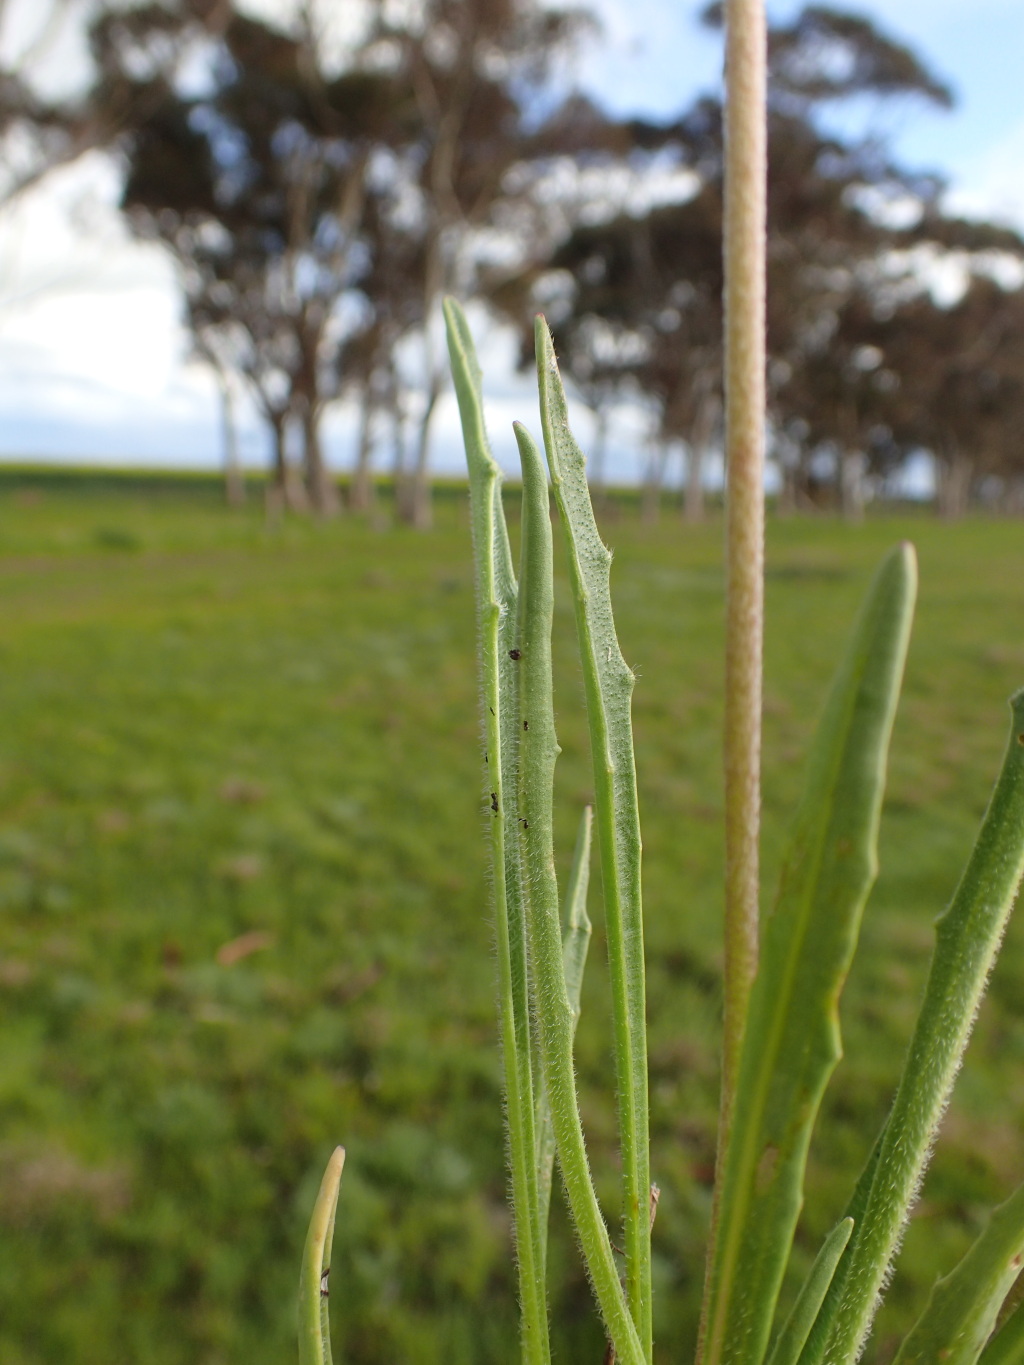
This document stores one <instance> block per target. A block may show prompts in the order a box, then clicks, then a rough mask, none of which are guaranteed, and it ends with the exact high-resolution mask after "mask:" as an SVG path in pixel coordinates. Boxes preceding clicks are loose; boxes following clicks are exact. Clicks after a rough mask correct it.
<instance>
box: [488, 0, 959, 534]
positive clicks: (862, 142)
mask: <svg viewBox="0 0 1024 1365" xmlns="http://www.w3.org/2000/svg"><path fill="white" fill-rule="evenodd" d="M705 19H706V21H707V22H708V23H710V24H712V25H715V24H717V23H718V22H719V21H720V11H719V9H718V7H716V6H712V7H711V8H710V9H709V10H707V11H706V13H705ZM768 53H769V87H768V139H769V149H770V153H769V166H770V173H769V186H768V262H767V266H768V280H769V288H768V298H769V314H768V318H767V327H768V339H769V349H770V364H769V405H770V414H771V417H772V420H773V424H774V427H775V429H776V430H777V431H778V432H779V433H780V435H781V436H782V437H783V438H784V439H785V443H786V444H787V445H788V447H789V449H790V450H791V451H792V452H794V453H796V454H797V455H798V458H797V459H796V460H795V461H790V462H789V464H788V467H787V469H786V474H787V478H788V481H789V484H790V492H792V491H793V490H792V485H793V483H795V482H796V481H797V480H798V479H800V478H801V477H802V476H804V477H805V476H806V460H807V456H808V447H807V443H806V441H805V440H804V432H803V429H802V425H801V424H805V421H806V419H805V417H804V414H803V413H802V412H801V413H800V416H799V418H798V419H795V418H794V416H793V414H794V412H795V411H796V410H797V409H798V407H799V405H798V404H797V402H796V401H795V400H796V397H797V395H798V394H800V395H803V394H804V392H805V390H806V389H807V387H808V384H809V382H810V374H811V373H812V372H814V371H816V370H819V369H821V368H822V367H823V366H824V365H827V364H830V363H833V362H835V363H837V364H845V363H846V360H845V359H843V360H839V358H838V357H837V356H836V354H835V351H834V345H833V343H834V339H835V336H836V329H837V323H838V317H839V313H840V312H841V310H842V308H843V307H844V306H845V303H846V301H847V300H848V299H849V298H850V297H851V295H852V294H853V293H855V292H856V291H857V290H858V289H859V288H861V287H863V285H864V284H865V282H866V281H867V280H870V279H871V278H872V277H873V275H876V274H877V273H878V271H877V266H878V262H879V261H880V260H881V259H882V258H883V257H884V256H885V255H886V254H887V253H890V252H891V251H892V250H893V249H894V248H895V247H896V246H899V247H901V248H906V247H907V246H908V236H907V233H906V232H905V231H904V232H902V233H899V232H897V231H896V230H895V229H894V228H893V227H892V226H891V221H890V220H891V214H890V213H889V212H888V210H889V209H890V207H891V206H892V205H893V204H900V205H902V204H904V203H906V202H907V201H913V202H914V203H916V204H918V205H921V206H922V208H923V210H924V211H925V212H926V213H927V214H930V215H934V212H935V208H934V206H935V201H936V196H937V193H938V189H939V187H938V185H937V183H936V182H935V180H934V179H933V178H932V177H929V176H924V175H917V174H913V173H911V172H909V171H907V170H905V169H904V168H902V167H900V166H898V165H896V164H894V163H893V161H892V160H891V158H890V157H889V156H888V155H887V153H886V150H885V146H884V143H881V142H879V141H878V140H876V139H872V138H868V137H857V136H852V135H843V136H840V135H839V134H837V133H836V132H834V131H831V129H832V127H833V126H834V125H835V123H836V120H835V119H834V118H831V117H830V115H832V114H833V112H834V111H835V110H836V109H838V108H841V107H843V106H844V102H851V101H856V102H857V103H858V104H863V103H864V101H865V100H872V101H874V102H876V103H879V102H881V103H885V104H888V103H891V102H892V101H894V100H909V99H914V100H918V101H920V100H927V101H931V102H933V103H936V104H938V105H941V106H947V105H948V104H949V103H950V99H951V96H950V94H949V91H948V90H947V89H946V88H945V86H943V85H942V84H941V82H939V81H938V80H937V79H936V78H935V77H934V76H933V75H932V74H931V73H930V72H929V71H928V70H927V69H926V68H925V66H924V65H923V64H922V63H921V61H920V60H919V59H918V58H917V57H916V56H915V55H914V54H913V53H912V52H910V51H909V50H908V49H907V48H905V47H904V46H902V45H901V44H899V43H897V42H895V41H893V40H892V39H890V38H888V37H887V36H885V35H884V34H882V33H881V32H879V30H877V29H876V28H875V27H874V26H873V25H872V24H871V23H870V22H868V21H867V20H862V19H859V18H855V17H852V16H848V15H845V14H842V13H840V12H838V11H833V10H830V9H826V8H823V7H820V6H810V7H807V8H805V9H804V10H803V11H801V12H800V13H799V14H798V15H797V16H796V17H795V18H794V19H793V20H792V22H790V23H788V24H781V25H776V26H774V27H773V28H771V29H770V30H769V44H768ZM618 133H619V136H620V138H624V139H625V150H623V149H622V147H621V145H619V144H617V143H616V141H615V138H614V136H613V134H612V132H611V131H610V130H609V129H608V128H603V129H601V130H600V133H599V134H597V133H595V134H593V135H592V136H591V137H590V140H589V141H588V142H586V143H581V145H580V147H579V149H578V150H577V153H576V154H577V155H578V156H589V157H591V158H594V157H603V158H604V161H605V163H606V164H609V165H612V164H615V162H616V160H618V161H620V162H621V161H622V160H626V161H629V162H631V164H633V165H637V164H638V163H639V162H640V160H642V158H643V157H644V156H645V155H646V156H648V157H652V158H653V157H654V156H656V158H657V159H656V160H654V161H653V164H654V166H655V167H656V168H657V169H659V170H661V171H663V170H664V168H665V166H666V162H667V163H668V164H670V165H674V166H675V167H676V169H677V171H683V170H687V171H689V172H690V174H691V177H692V178H691V183H690V187H689V189H686V188H685V186H683V185H682V182H679V183H680V186H681V192H680V193H679V195H678V196H677V199H676V202H671V203H660V204H654V205H653V206H651V207H650V208H648V209H646V210H645V209H640V208H637V207H636V205H635V204H633V205H628V206H623V208H622V209H621V211H619V212H609V213H607V214H606V215H605V216H604V219H603V220H601V221H597V222H594V221H590V222H586V223H579V222H577V223H575V224H571V225H570V226H569V227H568V229H567V230H566V232H565V233H564V234H563V239H562V240H561V242H560V243H559V244H558V245H557V248H556V250H555V251H554V254H553V256H552V258H551V260H550V263H544V262H538V263H537V264H536V265H535V267H534V268H533V270H532V272H528V273H529V279H528V286H529V287H528V288H527V289H525V290H520V293H521V294H522V295H525V296H526V297H527V299H528V303H527V304H525V305H524V304H523V303H519V304H518V306H519V307H520V309H521V313H522V315H525V314H526V313H527V312H528V311H529V304H532V303H535V302H536V301H538V300H540V299H542V298H543V295H544V292H545V290H546V289H547V290H549V291H550V289H551V284H552V281H553V280H554V279H556V278H558V277H559V276H561V277H562V278H564V277H565V276H566V274H567V275H568V277H569V278H570V280H571V286H570V288H569V289H568V290H566V289H565V288H564V287H563V288H562V290H561V294H560V296H559V308H558V310H556V312H555V315H554V318H553V322H554V331H555V335H556V339H557V341H558V345H559V349H560V351H561V352H562V354H563V355H564V357H565V364H566V369H567V371H568V373H569V375H570V376H571V377H572V379H573V381H574V383H576V384H577V385H579V386H580V387H581V388H582V389H583V391H584V394H585V393H586V390H587V388H588V387H589V386H592V385H593V384H594V383H595V381H596V382H600V383H601V384H603V385H606V386H607V385H609V384H614V385H616V387H617V391H618V392H620V393H628V392H630V391H633V392H639V393H641V394H642V395H644V397H645V398H646V400H647V402H648V404H649V406H650V407H651V410H652V412H653V414H654V435H655V439H656V441H658V442H664V441H666V440H671V439H679V438H682V439H684V440H687V441H688V444H689V447H690V460H689V465H690V474H691V480H690V482H691V487H690V492H689V496H688V499H687V502H688V505H689V507H690V510H691V513H692V514H694V515H696V514H699V508H700V496H699V494H700V463H701V459H700V453H701V451H702V450H703V449H704V448H705V447H706V445H707V442H708V438H709V433H710V432H711V431H712V430H713V428H714V413H715V410H716V406H717V403H718V385H717V379H716V376H717V374H718V372H719V369H720V356H721V333H720V323H719V314H720V300H721V291H722V270H721V259H720V249H719V246H718V240H719V234H720V232H721V218H722V189H721V187H722V174H723V170H722V168H723V139H722V108H721V104H720V102H719V101H718V100H717V99H715V98H711V97H703V98H701V99H699V100H697V101H696V102H695V103H694V105H693V106H692V107H691V108H690V109H688V110H686V111H684V112H683V113H682V114H681V115H680V116H679V117H678V118H677V119H674V120H671V121H668V122H666V123H664V124H661V125H655V124H651V123H644V122H640V121H636V120H633V121H627V122H625V123H623V124H620V125H618ZM497 298H498V301H499V303H501V304H503V305H504V306H505V307H508V306H509V300H511V299H513V291H510V290H509V289H507V288H506V289H505V290H504V291H503V292H502V293H499V294H498V295H497ZM818 412H819V416H821V417H822V418H823V420H824V421H825V424H826V426H828V427H829V430H828V439H829V440H831V441H832V442H833V444H834V446H835V449H836V452H837V456H838V458H837V465H838V470H837V472H838V473H839V475H840V477H839V479H838V484H839V487H840V489H845V490H846V493H847V495H848V496H850V495H852V497H853V498H854V499H856V497H858V496H859V493H860V490H859V486H858V481H857V480H856V479H852V478H850V477H849V475H850V473H851V472H852V471H855V470H857V469H859V467H860V464H859V462H860V458H861V453H860V450H859V443H860V440H859V438H860V431H859V428H858V429H857V430H856V431H855V432H854V433H853V435H852V436H851V437H850V439H846V434H845V433H846V426H845V425H844V420H845V414H844V412H843V411H842V410H841V409H840V408H838V407H837V408H834V409H833V410H832V411H831V412H830V413H829V412H828V411H827V407H826V404H825V403H824V402H821V403H819V405H818ZM794 438H796V439H794ZM844 471H845V473H846V475H847V477H846V478H845V479H844V478H843V477H842V475H843V473H844Z"/></svg>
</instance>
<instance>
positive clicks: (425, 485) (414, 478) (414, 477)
mask: <svg viewBox="0 0 1024 1365" xmlns="http://www.w3.org/2000/svg"><path fill="white" fill-rule="evenodd" d="M440 396H441V376H440V375H439V374H434V375H433V376H432V377H431V380H430V388H429V389H428V390H427V402H426V406H425V407H424V409H423V416H422V417H421V418H420V429H419V435H418V437H417V441H416V460H415V463H414V464H413V468H412V471H411V474H410V475H409V476H408V477H407V478H406V480H405V487H404V489H403V494H404V496H403V498H402V501H401V504H400V506H399V509H398V514H399V516H400V517H401V519H402V521H404V522H407V523H408V524H409V525H410V526H415V527H416V529H417V530H418V531H429V530H430V527H431V525H432V524H433V508H432V507H431V498H430V470H429V466H430V424H431V420H432V419H433V416H434V411H435V409H436V408H437V400H438V399H439V398H440Z"/></svg>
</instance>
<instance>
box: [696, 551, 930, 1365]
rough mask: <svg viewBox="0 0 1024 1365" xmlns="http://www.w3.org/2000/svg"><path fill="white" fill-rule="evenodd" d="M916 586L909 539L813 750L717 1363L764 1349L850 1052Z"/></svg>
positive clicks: (741, 1164)
mask: <svg viewBox="0 0 1024 1365" xmlns="http://www.w3.org/2000/svg"><path fill="white" fill-rule="evenodd" d="M915 586H916V570H915V562H914V557H913V551H912V550H911V549H910V547H909V546H899V547H898V548H897V549H896V550H894V551H892V552H891V553H890V554H889V555H888V556H887V557H886V559H885V560H884V561H883V563H882V565H881V567H880V569H879V571H878V573H877V574H876V576H875V579H874V581H873V583H872V585H871V588H870V589H869V591H868V595H867V598H866V600H865V602H864V605H863V607H862V609H861V612H860V616H859V618H858V620H857V623H856V625H855V627H854V630H853V635H852V638H851V640H850V644H849V646H848V648H847V652H846V656H845V658H844V660H843V663H842V665H841V667H840V669H839V672H838V675H837V677H836V680H835V682H834V683H833V686H832V690H831V693H830V695H829V698H828V701H827V703H826V706H825V710H824V713H823V715H822V718H821V721H820V722H819V725H818V729H817V733H816V735H815V739H814V743H813V745H812V748H811V754H810V761H809V766H808V772H807V778H806V783H805V787H804V794H803V798H802V800H801V804H800V807H799V809H798V811H797V816H796V821H795V826H794V830H793V833H792V836H791V839H790V844H789V848H788V852H787V855H786V858H785V860H784V864H783V869H782V876H781V880H780V885H779V891H778V895H777V898H776V902H775V906H774V909H773V911H772V913H771V914H770V915H769V917H768V919H767V921H766V923H765V925H764V931H763V938H762V953H761V963H760V967H759V970H758V974H757V978H756V980H755V982H754V989H753V993H752V995H751V999H750V1009H749V1014H748V1016H747V1025H746V1029H745V1032H744V1039H743V1045H742V1048H741V1052H740V1062H739V1069H738V1073H737V1086H736V1094H735V1107H734V1118H733V1126H732V1134H731V1140H730V1141H729V1144H728V1146H727V1150H726V1152H725V1159H724V1164H723V1177H722V1189H721V1204H720V1217H719V1225H718V1233H717V1237H716V1240H715V1246H714V1249H713V1259H712V1262H711V1277H710V1292H709V1312H708V1318H707V1335H706V1339H705V1352H706V1354H705V1360H706V1361H707V1363H708V1365H719V1362H723V1361H724V1362H728V1365H740V1362H742V1365H757V1362H759V1361H761V1360H762V1359H763V1358H764V1354H765V1349H766V1346H767V1341H768V1335H769V1332H770V1329H771V1323H772V1319H773V1317H774V1314H775V1304H776V1301H777V1298H778V1291H779V1285H780V1283H781V1280H782V1275H783V1271H784V1269H785V1265H786V1261H787V1259H788V1257H789V1251H790V1247H791V1245H792V1240H793V1232H794V1229H795V1226H796V1220H797V1216H798V1214H799V1211H800V1206H801V1202H802V1199H803V1178H804V1167H805V1164H806V1159H807V1147H808V1143H809V1141H810V1136H811V1131H812V1129H813V1126H814V1120H815V1117H816V1115H817V1111H818V1106H819V1104H820V1101H821V1096H822V1094H823V1092H824V1089H825V1085H826V1083H827V1081H828V1078H829V1076H830V1075H831V1073H832V1071H833V1069H834V1067H835V1064H836V1062H837V1061H838V1059H839V1057H840V1055H841V1046H840V1038H839V1023H838V1002H839V994H840V991H841V989H842V985H843V982H844V980H845V978H846V973H847V971H848V969H849V965H850V961H851V959H852V956H853V952H854V948H855V946H856V941H857V935H858V932H859V929H860V920H861V914H862V911H863V907H864V903H865V901H866V899H867V895H868V891H869V890H870V888H871V885H872V883H873V881H874V879H875V876H876V872H877V853H876V843H877V832H878V820H879V813H880V809H881V803H882V792H883V788H884V783H885V765H886V756H887V753H888V746H889V737H890V734H891V731H892V723H893V717H894V715H895V710H896V701H897V698H898V695H899V687H900V681H901V678H902V675H903V664H904V660H905V657H906V649H907V641H908V637H909V632H910V621H911V614H912V611H913V602H914V592H915Z"/></svg>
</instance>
